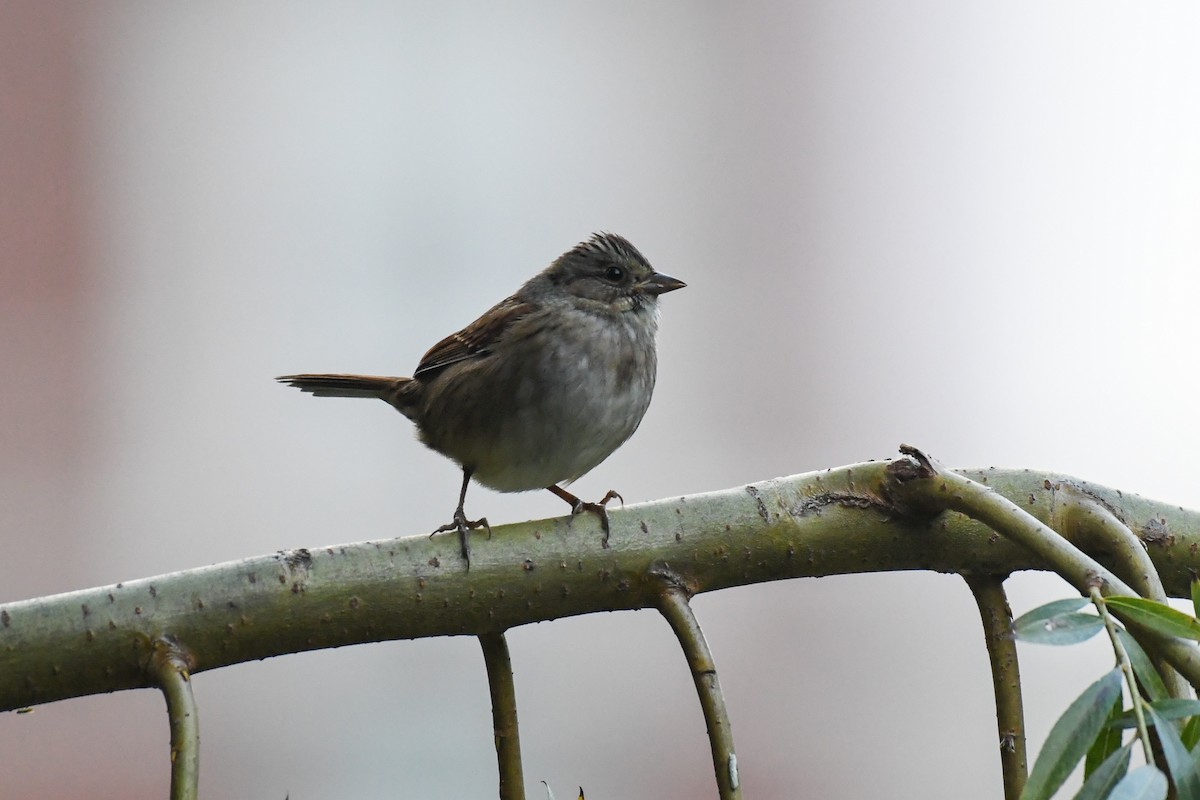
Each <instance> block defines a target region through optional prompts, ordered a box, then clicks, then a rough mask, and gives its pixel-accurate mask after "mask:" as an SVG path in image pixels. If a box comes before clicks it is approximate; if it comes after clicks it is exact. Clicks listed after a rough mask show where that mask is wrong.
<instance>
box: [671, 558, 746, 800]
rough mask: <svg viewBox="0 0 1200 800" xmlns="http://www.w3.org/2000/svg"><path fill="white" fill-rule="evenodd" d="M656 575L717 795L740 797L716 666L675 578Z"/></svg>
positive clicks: (726, 799)
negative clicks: (700, 715) (704, 732)
mask: <svg viewBox="0 0 1200 800" xmlns="http://www.w3.org/2000/svg"><path fill="white" fill-rule="evenodd" d="M656 572H657V573H658V574H659V575H660V576H661V577H662V578H663V580H664V586H663V589H662V592H661V594H660V595H659V603H658V608H659V610H660V611H661V612H662V615H663V616H664V617H665V618H666V620H667V623H668V624H669V625H670V626H671V630H673V631H674V632H675V636H676V637H677V638H678V639H679V644H680V646H681V647H682V648H683V653H684V655H685V656H687V662H688V669H689V670H691V673H692V680H693V681H694V682H695V684H696V693H697V694H698V695H699V696H700V708H701V709H703V711H704V722H705V723H706V724H707V726H708V741H709V745H710V746H711V748H712V759H713V769H714V771H715V772H716V778H717V794H718V796H719V797H720V798H721V800H734V798H738V797H741V796H742V791H741V781H740V780H739V778H738V766H737V752H736V751H735V750H734V748H733V731H732V729H731V728H730V726H729V713H728V712H727V711H726V710H725V697H724V695H722V693H721V684H720V682H719V681H718V680H717V665H716V662H714V661H713V657H712V653H711V652H710V651H709V649H708V642H706V641H705V640H704V631H702V630H700V623H699V621H698V620H697V619H696V615H695V614H694V613H692V606H691V604H690V603H688V592H687V590H686V589H684V588H683V586H682V584H681V583H680V582H679V581H678V579H677V577H676V576H675V575H672V574H670V573H668V572H666V571H665V570H656Z"/></svg>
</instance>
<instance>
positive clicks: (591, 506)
mask: <svg viewBox="0 0 1200 800" xmlns="http://www.w3.org/2000/svg"><path fill="white" fill-rule="evenodd" d="M554 489H558V491H557V492H554V493H555V494H556V495H558V496H559V497H561V498H562V499H563V500H566V501H567V502H568V503H570V504H571V514H572V515H576V514H582V513H583V512H585V511H590V512H591V513H593V514H595V515H596V516H598V517H599V518H600V530H602V531H604V536H603V537H602V538H601V539H600V546H601V547H605V548H607V547H608V533H609V530H608V503H609V501H610V500H620V501H621V505H625V498H624V497H621V495H619V494H617V493H616V492H614V491H613V490H612V489H609V490H608V492H607V493H606V494H605V495H604V497H602V498H600V502H598V503H585V502H584V501H583V500H580V499H579V498H578V497H576V496H575V495H573V494H571V493H570V492H568V491H566V490H565V489H562V488H560V487H558V486H555V487H553V488H552V489H551V491H553V490H554ZM564 495H565V496H564Z"/></svg>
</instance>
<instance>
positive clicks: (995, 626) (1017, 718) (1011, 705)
mask: <svg viewBox="0 0 1200 800" xmlns="http://www.w3.org/2000/svg"><path fill="white" fill-rule="evenodd" d="M963 579H964V580H966V582H967V586H969V587H971V594H973V595H974V596H975V604H976V605H977V606H978V607H979V616H980V619H981V620H982V622H983V640H984V642H985V643H986V644H987V652H988V661H989V662H990V663H991V666H992V691H993V692H994V693H995V695H996V728H997V731H998V732H999V736H1000V768H1001V771H1002V773H1003V779H1004V798H1005V800H1017V798H1019V797H1020V796H1021V790H1022V789H1024V788H1025V780H1026V778H1028V777H1029V765H1028V763H1027V761H1026V757H1025V712H1024V710H1023V708H1022V705H1021V670H1020V666H1019V664H1018V662H1017V643H1016V640H1015V639H1013V635H1012V609H1011V608H1009V606H1008V598H1007V597H1006V596H1005V594H1004V578H1003V577H1001V576H999V575H969V574H968V575H963Z"/></svg>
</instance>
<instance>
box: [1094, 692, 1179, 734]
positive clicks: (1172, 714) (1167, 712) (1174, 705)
mask: <svg viewBox="0 0 1200 800" xmlns="http://www.w3.org/2000/svg"><path fill="white" fill-rule="evenodd" d="M1149 707H1151V708H1153V709H1154V710H1155V711H1157V712H1158V716H1159V717H1160V718H1161V719H1166V720H1177V719H1186V718H1188V717H1192V716H1195V715H1196V714H1200V700H1191V699H1186V698H1174V697H1169V698H1167V699H1166V700H1156V701H1154V702H1153V703H1150V704H1149ZM1108 724H1109V725H1111V726H1113V727H1115V728H1132V727H1134V726H1135V725H1137V717H1135V716H1134V714H1133V712H1132V711H1126V712H1125V713H1124V714H1121V715H1120V716H1119V717H1117V718H1115V719H1113V720H1110V721H1109V723H1108Z"/></svg>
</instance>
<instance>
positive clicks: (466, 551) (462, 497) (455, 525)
mask: <svg viewBox="0 0 1200 800" xmlns="http://www.w3.org/2000/svg"><path fill="white" fill-rule="evenodd" d="M470 483H471V470H469V469H467V468H466V467H463V482H462V491H460V492H459V493H458V508H456V509H454V519H453V520H451V521H450V522H448V523H447V524H445V525H443V526H442V527H440V528H438V529H437V530H436V531H434V532H433V533H431V534H429V536H430V538H432V537H434V536H436V535H437V534H439V533H445V532H447V531H458V539H459V542H460V543H461V545H462V554H463V558H464V559H466V561H467V569H470V568H471V541H470V538H469V537H470V532H471V530H472V529H473V528H486V529H487V535H488V538H489V539H490V538H492V526H491V525H489V524H488V521H487V517H480V518H479V519H476V520H470V519H467V512H465V511H463V503H465V502H466V501H467V486H469V485H470Z"/></svg>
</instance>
